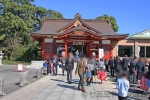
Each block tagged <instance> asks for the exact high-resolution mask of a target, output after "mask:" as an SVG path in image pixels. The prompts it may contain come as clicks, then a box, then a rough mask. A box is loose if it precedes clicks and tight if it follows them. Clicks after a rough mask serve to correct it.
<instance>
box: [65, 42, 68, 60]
mask: <svg viewBox="0 0 150 100" xmlns="http://www.w3.org/2000/svg"><path fill="white" fill-rule="evenodd" d="M64 47H65V56H66V57H67V56H68V55H67V54H68V44H67V40H66V39H65V40H64Z"/></svg>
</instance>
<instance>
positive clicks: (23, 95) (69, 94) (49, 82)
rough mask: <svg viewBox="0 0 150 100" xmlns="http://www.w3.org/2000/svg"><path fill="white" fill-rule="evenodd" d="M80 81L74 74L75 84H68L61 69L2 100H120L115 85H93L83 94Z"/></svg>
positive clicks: (110, 83) (111, 83) (86, 88)
mask: <svg viewBox="0 0 150 100" xmlns="http://www.w3.org/2000/svg"><path fill="white" fill-rule="evenodd" d="M78 79H79V78H78V75H76V76H75V75H74V73H73V83H72V84H68V83H67V80H66V76H62V75H61V70H60V69H59V75H58V76H45V77H43V78H41V79H39V80H37V81H36V82H34V83H31V84H29V85H27V86H26V87H23V88H21V89H19V90H17V91H15V92H13V93H11V94H9V95H7V96H5V97H3V98H1V100H118V98H117V93H116V89H115V88H116V86H115V83H113V82H111V81H107V82H105V83H104V84H99V82H97V83H93V84H92V86H91V87H87V86H85V90H86V93H83V92H81V91H78V90H77V85H78ZM128 100H138V99H135V98H132V99H131V98H130V99H128ZM144 100H145V99H144Z"/></svg>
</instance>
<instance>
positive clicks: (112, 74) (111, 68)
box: [109, 57, 115, 76]
mask: <svg viewBox="0 0 150 100" xmlns="http://www.w3.org/2000/svg"><path fill="white" fill-rule="evenodd" d="M109 66H110V71H111V76H114V70H115V69H114V67H115V66H114V58H113V57H111V59H110V60H109Z"/></svg>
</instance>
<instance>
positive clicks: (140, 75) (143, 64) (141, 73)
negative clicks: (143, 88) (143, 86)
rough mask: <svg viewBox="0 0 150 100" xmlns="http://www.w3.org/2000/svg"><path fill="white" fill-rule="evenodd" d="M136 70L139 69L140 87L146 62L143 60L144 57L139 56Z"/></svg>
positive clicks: (138, 79)
mask: <svg viewBox="0 0 150 100" xmlns="http://www.w3.org/2000/svg"><path fill="white" fill-rule="evenodd" d="M136 70H137V81H138V88H140V80H141V78H142V75H143V73H144V71H145V63H144V62H143V59H142V58H139V59H138V62H137V63H136Z"/></svg>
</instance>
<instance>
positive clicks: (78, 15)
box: [74, 13, 82, 18]
mask: <svg viewBox="0 0 150 100" xmlns="http://www.w3.org/2000/svg"><path fill="white" fill-rule="evenodd" d="M77 17H82V16H81V15H80V14H79V13H77V14H76V15H75V16H74V18H77Z"/></svg>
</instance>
